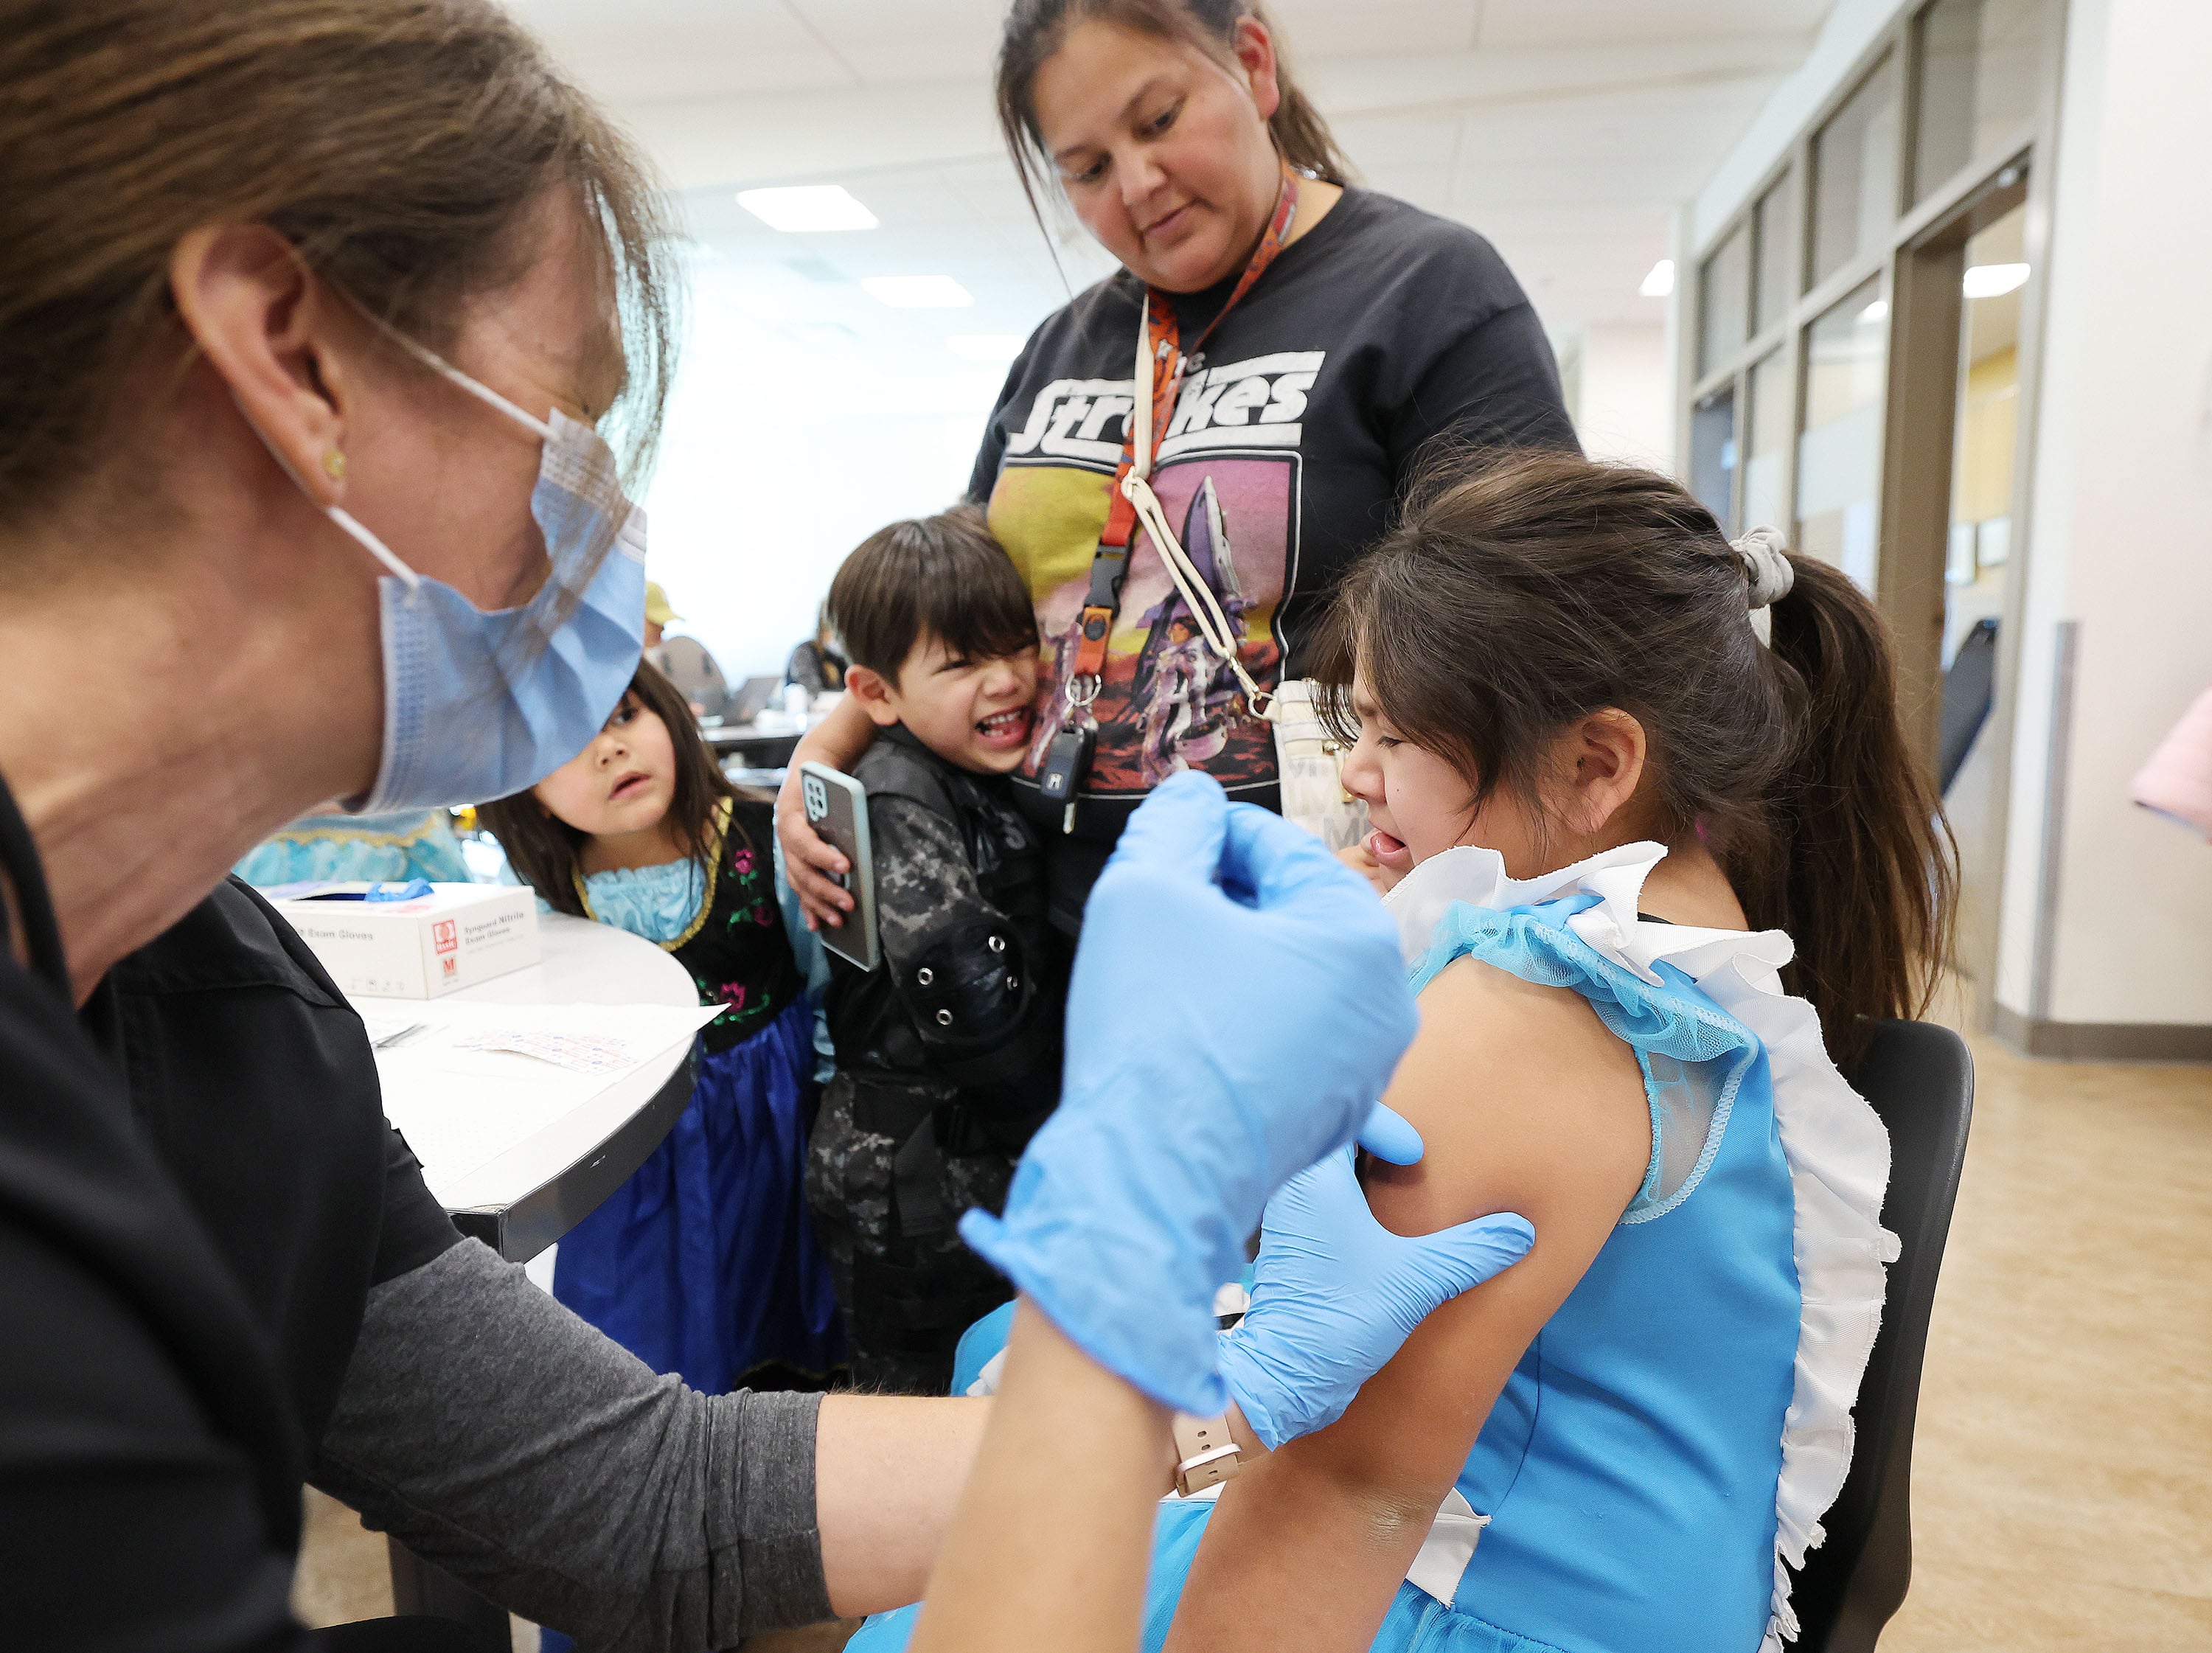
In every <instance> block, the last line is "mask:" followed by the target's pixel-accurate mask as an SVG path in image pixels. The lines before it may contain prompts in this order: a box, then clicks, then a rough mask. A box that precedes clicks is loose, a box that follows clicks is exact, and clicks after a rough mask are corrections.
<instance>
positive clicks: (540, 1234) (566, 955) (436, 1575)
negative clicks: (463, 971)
mask: <svg viewBox="0 0 2212 1653" xmlns="http://www.w3.org/2000/svg"><path fill="white" fill-rule="evenodd" d="M538 938H539V942H540V945H541V955H540V957H539V960H538V963H535V964H532V966H531V967H530V968H529V969H522V970H516V971H514V972H513V973H512V974H511V975H501V976H495V977H494V978H493V979H492V980H491V981H484V982H480V983H479V984H478V985H477V986H475V987H473V988H462V989H460V991H459V992H458V993H452V994H447V995H446V996H445V998H443V999H441V1000H438V1001H437V1002H439V1003H441V1004H445V1003H450V1002H452V1001H453V1000H462V1001H464V1002H473V1003H476V1004H482V1005H578V1004H586V1005H637V1004H648V1005H671V1006H678V1007H684V1006H694V1005H696V1004H697V1003H698V1002H699V990H698V988H696V987H695V986H694V985H693V983H692V981H691V976H690V972H689V971H687V970H685V969H684V967H683V966H682V965H681V964H679V963H677V962H676V960H675V959H674V958H673V957H671V955H669V954H668V953H667V952H665V951H662V950H661V949H660V948H659V947H656V946H654V945H653V943H651V942H650V941H647V940H644V939H641V938H640V937H637V936H634V935H632V934H630V933H629V932H628V931H627V930H617V929H616V928H615V927H613V926H611V925H607V924H594V923H592V921H590V920H589V919H581V918H570V917H568V916H567V915H565V914H559V913H540V914H539V915H538ZM355 1002H356V1003H357V1004H358V1005H359V1006H361V1007H362V1010H363V1011H365V1012H370V1013H373V1014H374V1015H375V1016H377V1017H378V1018H381V1019H384V1020H391V1021H397V1020H404V1019H405V1018H407V1017H408V1015H409V1013H410V1012H412V1011H416V1010H418V1009H419V1008H420V1007H421V1006H422V1000H419V999H372V998H368V997H365V996H362V997H358V998H356V1001H355ZM386 1083H387V1086H388V1085H389V1083H390V1081H389V1080H388V1079H387V1081H386ZM690 1097H691V1040H690V1036H685V1037H684V1038H683V1039H681V1040H679V1041H678V1042H675V1043H673V1044H671V1045H670V1046H669V1047H668V1048H666V1049H665V1050H659V1051H656V1052H654V1053H653V1055H652V1057H651V1058H650V1059H648V1060H647V1062H646V1063H645V1065H644V1066H643V1067H638V1068H634V1069H632V1070H631V1071H630V1072H629V1073H624V1074H623V1075H621V1076H620V1077H619V1078H617V1079H615V1080H613V1081H612V1082H611V1083H610V1084H609V1085H607V1086H606V1087H605V1089H604V1090H602V1091H599V1093H598V1094H597V1095H596V1096H593V1097H590V1098H589V1099H588V1100H586V1101H585V1102H583V1103H580V1104H579V1105H578V1106H576V1107H574V1108H572V1109H568V1111H567V1112H565V1113H563V1114H562V1115H560V1116H559V1117H557V1118H556V1119H555V1120H553V1121H551V1122H550V1123H549V1124H547V1125H545V1126H544V1127H541V1128H540V1129H538V1130H537V1131H534V1132H532V1133H530V1134H529V1135H526V1136H524V1137H521V1138H520V1139H518V1140H517V1141H516V1142H515V1143H514V1144H513V1146H511V1147H508V1148H507V1149H505V1150H503V1151H502V1152H500V1153H499V1154H498V1155H497V1156H495V1158H491V1159H489V1160H487V1161H485V1162H483V1164H477V1165H476V1166H473V1167H471V1168H469V1169H466V1170H460V1171H459V1172H455V1171H454V1170H453V1168H452V1167H447V1168H445V1171H444V1174H442V1175H441V1168H440V1166H439V1165H438V1164H436V1163H435V1161H434V1160H432V1159H428V1158H426V1159H425V1160H424V1161H423V1165H422V1170H423V1173H424V1180H425V1181H427V1182H428V1183H429V1185H430V1191H431V1192H432V1193H433V1194H435V1195H437V1197H438V1200H439V1203H440V1204H441V1205H443V1206H445V1207H446V1209H447V1211H448V1212H451V1213H452V1214H453V1223H454V1225H455V1226H456V1227H458V1228H459V1229H460V1231H462V1232H463V1233H464V1234H468V1235H472V1236H473V1237H476V1238H477V1239H479V1240H482V1241H483V1243H485V1244H486V1245H488V1246H490V1247H491V1248H492V1249H494V1250H495V1251H497V1252H498V1253H499V1254H500V1255H501V1256H504V1257H507V1258H509V1259H511V1260H512V1261H515V1262H527V1261H529V1260H530V1259H531V1258H532V1257H534V1256H536V1255H538V1254H539V1253H540V1252H542V1251H544V1249H546V1248H547V1247H548V1246H550V1245H552V1244H554V1243H556V1241H558V1240H559V1239H560V1237H562V1235H564V1234H566V1233H567V1232H568V1231H569V1230H570V1229H572V1228H574V1226H575V1225H577V1224H578V1223H580V1222H581V1221H582V1220H583V1219H584V1218H586V1217H587V1216H589V1215H590V1214H591V1212H592V1211H593V1210H594V1209H595V1208H596V1207H597V1206H599V1202H600V1201H601V1200H605V1198H606V1197H607V1196H608V1195H609V1194H612V1193H613V1192H614V1191H615V1190H616V1189H617V1188H620V1187H621V1186H622V1184H623V1182H626V1181H627V1180H628V1179H629V1174H630V1173H631V1172H632V1171H634V1170H636V1169H637V1168H638V1167H639V1166H640V1165H641V1164H644V1163H645V1158H646V1156H647V1155H648V1154H650V1153H651V1152H653V1149H654V1148H656V1147H658V1146H659V1144H660V1140H661V1139H662V1138H663V1137H665V1136H666V1135H667V1134H668V1133H669V1130H670V1128H671V1127H673V1126H674V1125H675V1123H676V1116H677V1115H678V1114H680V1113H682V1112H683V1111H684V1103H687V1102H688V1101H690ZM386 1548H387V1553H388V1557H389V1565H390V1566H391V1570H392V1601H393V1603H394V1605H395V1606H396V1607H398V1611H400V1612H402V1613H428V1614H429V1615H431V1616H433V1617H435V1618H443V1619H454V1620H459V1621H460V1622H461V1623H463V1624H465V1625H469V1626H473V1627H475V1628H476V1629H477V1630H478V1631H479V1632H482V1633H483V1637H484V1638H485V1641H486V1643H487V1644H498V1645H501V1646H504V1645H505V1644H506V1639H507V1612H506V1609H505V1608H503V1607H497V1606H495V1605H494V1604H493V1603H492V1602H490V1601H486V1600H485V1599H484V1598H483V1596H481V1595H477V1593H476V1592H475V1591H473V1590H471V1589H469V1588H468V1586H467V1585H465V1584H464V1583H461V1582H460V1581H459V1579H457V1578H454V1577H451V1576H450V1575H448V1574H447V1573H445V1572H442V1571H440V1570H439V1569H437V1568H435V1567H433V1566H431V1565H429V1564H428V1563H427V1562H425V1561H423V1560H422V1559H420V1558H419V1557H417V1556H416V1555H414V1554H413V1553H410V1551H409V1550H407V1549H406V1548H405V1547H404V1546H403V1545H401V1544H400V1542H399V1541H398V1540H397V1539H392V1540H390V1541H388V1543H387V1546H386Z"/></svg>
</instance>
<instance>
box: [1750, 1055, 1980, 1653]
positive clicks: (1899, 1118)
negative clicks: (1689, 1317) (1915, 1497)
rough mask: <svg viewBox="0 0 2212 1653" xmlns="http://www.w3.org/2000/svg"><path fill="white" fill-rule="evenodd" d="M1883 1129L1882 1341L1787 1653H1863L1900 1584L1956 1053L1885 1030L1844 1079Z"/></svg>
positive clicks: (1959, 1131) (1952, 1163) (1954, 1186)
mask: <svg viewBox="0 0 2212 1653" xmlns="http://www.w3.org/2000/svg"><path fill="white" fill-rule="evenodd" d="M1845 1077H1846V1078H1848V1079H1850V1082H1851V1086H1852V1088H1853V1089H1854V1090H1856V1091H1857V1092H1858V1093H1859V1094H1860V1095H1861V1096H1863V1097H1865V1098H1866V1099H1867V1100H1868V1101H1869V1103H1873V1104H1874V1110H1875V1113H1877V1114H1879V1115H1881V1122H1882V1123H1883V1124H1884V1125H1885V1126H1887V1127H1888V1128H1889V1146H1890V1170H1889V1192H1888V1193H1887V1195H1886V1196H1884V1198H1883V1200H1882V1206H1881V1221H1882V1226H1883V1227H1885V1228H1887V1229H1888V1230H1889V1231H1890V1232H1892V1233H1893V1234H1894V1235H1896V1236H1897V1237H1898V1240H1899V1247H1900V1249H1899V1255H1898V1259H1897V1261H1895V1262H1894V1263H1892V1264H1891V1265H1890V1269H1889V1290H1888V1294H1887V1303H1886V1304H1885V1305H1884V1308H1883V1313H1882V1322H1881V1334H1880V1335H1879V1336H1877V1337H1876V1338H1875V1345H1874V1354H1873V1356H1872V1358H1870V1359H1869V1360H1868V1362H1867V1370H1866V1379H1865V1381H1864V1382H1863V1383H1861V1384H1860V1385H1859V1401H1858V1407H1857V1412H1856V1416H1857V1422H1858V1431H1857V1434H1858V1445H1857V1450H1856V1451H1854V1452H1853V1454H1852V1455H1851V1471H1850V1476H1849V1478H1848V1479H1846V1480H1844V1490H1843V1492H1842V1493H1841V1495H1839V1496H1838V1498H1837V1499H1836V1503H1835V1507H1834V1508H1832V1510H1829V1511H1828V1513H1827V1515H1826V1516H1825V1517H1824V1518H1823V1520H1822V1522H1821V1525H1823V1526H1824V1527H1826V1528H1827V1533H1828V1538H1827V1542H1826V1543H1825V1544H1823V1545H1822V1546H1821V1547H1820V1548H1819V1549H1817V1550H1814V1551H1812V1552H1811V1553H1808V1555H1807V1556H1806V1558H1805V1566H1804V1570H1803V1571H1802V1572H1800V1573H1799V1574H1798V1575H1797V1580H1796V1586H1795V1588H1794V1589H1793V1591H1792V1595H1791V1600H1792V1601H1793V1602H1794V1604H1795V1605H1796V1609H1797V1619H1798V1623H1799V1625H1800V1626H1802V1628H1801V1630H1800V1632H1799V1637H1798V1641H1797V1647H1798V1650H1799V1653H1872V1650H1873V1648H1874V1644H1875V1640H1876V1639H1877V1638H1879V1637H1880V1636H1881V1628H1882V1626H1884V1625H1886V1624H1887V1623H1888V1622H1889V1620H1890V1616H1891V1615H1892V1614H1893V1613H1895V1612H1896V1611H1897V1609H1898V1607H1899V1606H1900V1605H1901V1604H1902V1603H1903V1601H1904V1600H1905V1587H1906V1586H1907V1585H1908V1584H1909V1583H1911V1579H1912V1424H1913V1419H1914V1416H1915V1414H1916V1413H1917V1412H1918V1410H1919V1405H1920V1363H1921V1360H1922V1358H1923V1357H1924V1356H1925V1355H1926V1353H1927V1352H1928V1315H1929V1310H1930V1309H1932V1308H1933V1307H1934V1306H1935V1302H1936V1273H1937V1272H1938V1271H1939V1270H1940V1269H1941V1268H1942V1266H1943V1242H1944V1240H1945V1238H1946V1237H1948V1235H1949V1233H1950V1231H1951V1206H1952V1203H1953V1201H1954V1200H1956V1199H1957V1198H1958V1194H1959V1172H1960V1168H1961V1167H1962V1166H1963V1165H1964V1164H1966V1127H1967V1126H1968V1124H1969V1123H1970V1122H1971V1121H1972V1116H1973V1111H1974V1062H1973V1058H1972V1056H1971V1055H1970V1054H1968V1053H1967V1050H1966V1041H1965V1040H1963V1039H1961V1038H1960V1036H1958V1035H1957V1034H1955V1033H1954V1032H1952V1031H1951V1030H1950V1029H1948V1028H1945V1027H1937V1026H1936V1025H1935V1024H1932V1023H1929V1022H1884V1023H1883V1024H1881V1027H1879V1028H1878V1029H1876V1030H1875V1036H1874V1042H1873V1043H1872V1044H1871V1045H1870V1046H1869V1048H1868V1049H1867V1053H1866V1054H1865V1055H1864V1056H1863V1057H1862V1058H1861V1059H1860V1060H1859V1061H1858V1063H1857V1066H1856V1067H1854V1068H1853V1069H1852V1070H1851V1071H1850V1073H1847V1074H1846V1075H1845Z"/></svg>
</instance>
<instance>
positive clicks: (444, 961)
mask: <svg viewBox="0 0 2212 1653" xmlns="http://www.w3.org/2000/svg"><path fill="white" fill-rule="evenodd" d="M262 893H263V894H264V895H265V896H268V897H269V898H270V902H271V903H272V904H273V905H274V906H275V907H276V910H277V911H278V912H280V913H282V914H283V915H284V918H285V921H287V922H288V923H289V924H290V925H291V927H293V928H294V929H295V930H297V931H298V932H299V933H300V939H301V940H303V941H305V942H306V943H307V945H308V946H310V947H312V948H313V949H314V951H315V957H318V958H319V959H321V960H322V961H323V968H324V969H326V970H328V971H329V972H330V973H331V980H332V981H336V982H337V984H338V987H339V988H340V990H341V991H343V992H344V993H346V994H349V995H352V994H362V995H366V996H368V997H371V998H378V999H435V998H438V997H440V996H441V995H442V994H448V993H452V992H453V991H455V990H456V989H458V988H472V987H474V986H475V985H476V984H477V982H479V981H490V980H491V979H492V978H493V977H494V976H495V975H506V974H507V972H508V971H510V970H519V969H521V968H522V967H523V966H524V965H526V964H535V963H537V962H538V897H537V896H535V895H534V894H532V892H531V891H530V890H528V889H526V888H522V887H519V886H516V885H511V884H422V883H420V882H418V883H416V884H410V885H404V886H399V887H398V888H397V889H395V888H394V887H393V886H392V885H389V884H381V885H380V884H361V883H350V884H284V885H280V886H279V887H277V888H276V889H273V890H264V891H262Z"/></svg>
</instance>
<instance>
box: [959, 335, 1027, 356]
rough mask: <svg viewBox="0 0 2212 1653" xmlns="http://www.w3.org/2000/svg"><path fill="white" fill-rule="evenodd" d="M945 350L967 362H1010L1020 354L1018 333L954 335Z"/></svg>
mask: <svg viewBox="0 0 2212 1653" xmlns="http://www.w3.org/2000/svg"><path fill="white" fill-rule="evenodd" d="M945 349H948V350H950V351H951V352H952V354H953V355H955V356H961V357H963V358H964V359H966V360H967V361H969V362H1012V360H1013V359H1014V358H1015V357H1016V356H1019V355H1020V354H1021V353H1022V336H1021V335H1020V334H1019V333H954V334H952V335H951V336H950V337H947V338H946V339H945Z"/></svg>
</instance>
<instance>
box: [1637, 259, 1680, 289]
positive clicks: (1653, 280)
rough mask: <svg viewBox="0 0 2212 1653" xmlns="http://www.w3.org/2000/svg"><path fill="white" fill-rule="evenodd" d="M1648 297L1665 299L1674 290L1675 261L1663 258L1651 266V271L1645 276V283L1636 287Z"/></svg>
mask: <svg viewBox="0 0 2212 1653" xmlns="http://www.w3.org/2000/svg"><path fill="white" fill-rule="evenodd" d="M1636 290H1637V291H1638V292H1639V293H1641V294H1643V295H1644V297H1645V298H1647V299H1663V298H1665V297H1666V296H1667V295H1668V294H1669V293H1671V292H1673V291H1674V260H1673V259H1672V258H1662V259H1660V260H1659V262H1658V263H1657V264H1653V265H1652V266H1651V273H1650V275H1648V276H1646V277H1644V285H1643V286H1641V287H1639V288H1638V289H1636Z"/></svg>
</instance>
